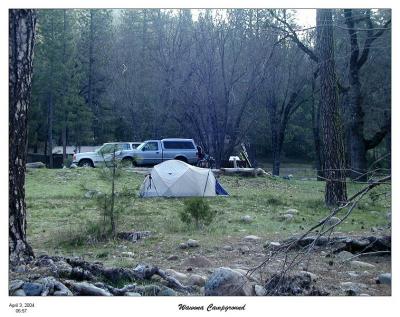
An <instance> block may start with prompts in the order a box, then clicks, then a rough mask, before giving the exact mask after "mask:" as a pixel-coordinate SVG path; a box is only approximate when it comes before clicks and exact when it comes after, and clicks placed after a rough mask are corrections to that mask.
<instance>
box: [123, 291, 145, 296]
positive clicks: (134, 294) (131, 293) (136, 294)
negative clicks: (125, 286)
mask: <svg viewBox="0 0 400 317" xmlns="http://www.w3.org/2000/svg"><path fill="white" fill-rule="evenodd" d="M124 296H142V295H140V294H139V293H135V292H126V293H125V294H124Z"/></svg>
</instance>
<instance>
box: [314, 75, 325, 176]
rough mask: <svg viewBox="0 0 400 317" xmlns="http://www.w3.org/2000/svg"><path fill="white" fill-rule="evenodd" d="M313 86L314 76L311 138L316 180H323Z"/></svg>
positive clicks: (318, 117)
mask: <svg viewBox="0 0 400 317" xmlns="http://www.w3.org/2000/svg"><path fill="white" fill-rule="evenodd" d="M315 84H316V75H315V76H314V78H313V81H312V100H311V102H312V107H311V112H312V113H311V116H312V129H313V137H314V148H315V167H316V169H317V180H319V181H322V180H324V173H323V166H322V162H323V161H322V157H321V156H322V147H321V134H320V125H321V124H320V121H321V111H320V110H321V102H320V100H318V103H317V104H316V102H315Z"/></svg>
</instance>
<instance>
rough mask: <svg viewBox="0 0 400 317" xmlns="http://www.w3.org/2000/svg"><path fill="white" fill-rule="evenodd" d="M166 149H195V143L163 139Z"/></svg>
mask: <svg viewBox="0 0 400 317" xmlns="http://www.w3.org/2000/svg"><path fill="white" fill-rule="evenodd" d="M163 144H164V148H165V149H182V150H193V149H194V145H193V143H192V142H190V141H163Z"/></svg>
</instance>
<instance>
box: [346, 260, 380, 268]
mask: <svg viewBox="0 0 400 317" xmlns="http://www.w3.org/2000/svg"><path fill="white" fill-rule="evenodd" d="M350 265H351V266H353V267H355V268H366V269H373V268H374V267H375V265H373V264H370V263H367V262H361V261H351V262H350Z"/></svg>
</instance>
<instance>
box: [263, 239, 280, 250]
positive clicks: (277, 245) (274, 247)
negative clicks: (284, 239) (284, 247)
mask: <svg viewBox="0 0 400 317" xmlns="http://www.w3.org/2000/svg"><path fill="white" fill-rule="evenodd" d="M280 247H281V244H280V242H277V241H271V242H269V241H266V242H265V243H264V248H270V249H271V250H278V249H279V248H280Z"/></svg>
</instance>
